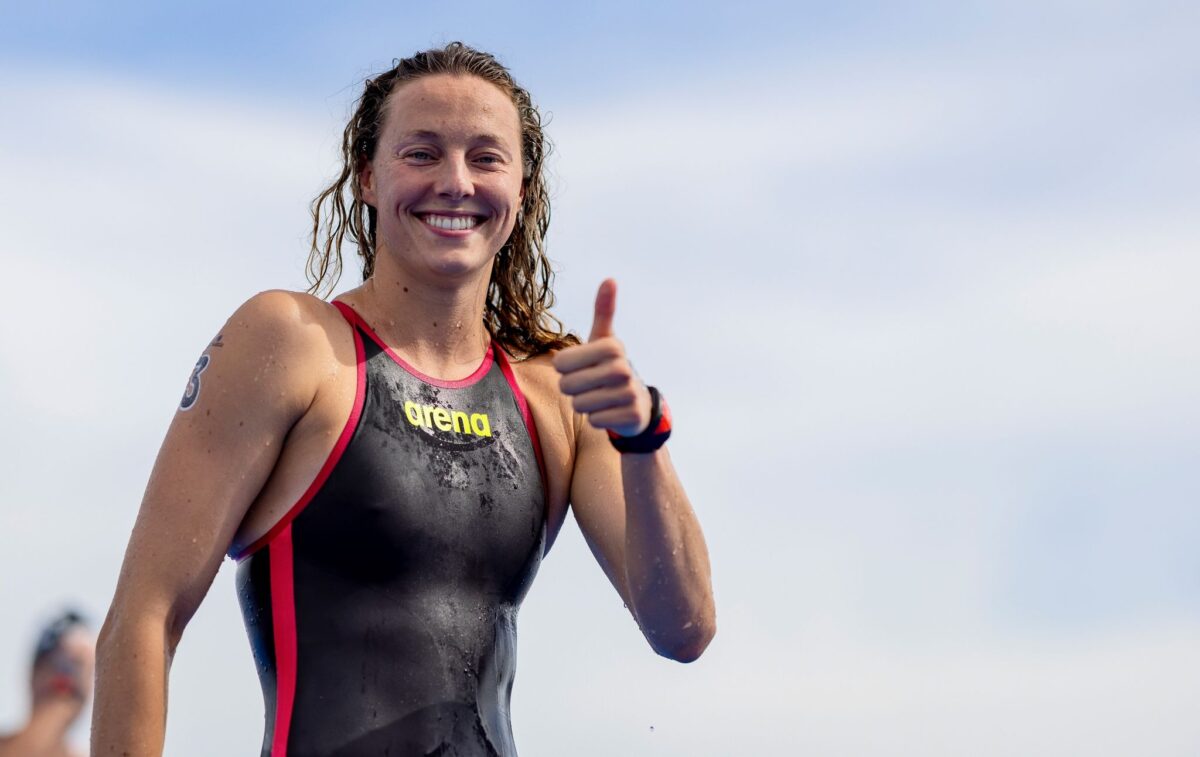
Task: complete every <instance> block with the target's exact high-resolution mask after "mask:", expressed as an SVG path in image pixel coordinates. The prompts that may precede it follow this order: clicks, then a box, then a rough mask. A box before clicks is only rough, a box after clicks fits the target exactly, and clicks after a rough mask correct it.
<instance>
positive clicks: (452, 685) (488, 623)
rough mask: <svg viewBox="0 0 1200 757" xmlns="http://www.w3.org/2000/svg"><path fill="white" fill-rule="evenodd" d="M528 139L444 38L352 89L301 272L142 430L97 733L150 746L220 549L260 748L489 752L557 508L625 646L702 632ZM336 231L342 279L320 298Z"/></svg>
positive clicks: (685, 504)
mask: <svg viewBox="0 0 1200 757" xmlns="http://www.w3.org/2000/svg"><path fill="white" fill-rule="evenodd" d="M547 149H548V145H547V143H546V141H545V138H544V135H543V132H542V126H541V117H540V115H539V113H538V111H537V109H536V108H535V107H534V105H533V103H532V101H531V99H530V96H529V93H528V92H526V91H525V90H524V89H522V88H521V87H520V86H518V85H517V84H516V82H515V81H514V80H513V78H512V76H511V75H510V74H509V72H508V70H507V69H505V68H504V67H503V66H502V65H501V64H499V63H498V62H497V61H496V60H495V58H493V57H492V56H491V55H489V54H487V53H483V52H480V51H477V50H474V49H472V48H469V47H467V46H465V45H462V44H460V43H452V44H450V45H448V46H446V47H445V48H442V49H435V50H429V51H426V52H423V53H419V54H417V55H415V56H413V57H411V58H407V59H403V60H399V61H397V63H396V65H395V67H394V68H392V69H391V70H389V71H386V72H384V73H382V74H380V75H378V76H376V77H374V78H372V79H370V80H368V81H367V82H366V87H365V90H364V92H363V94H362V97H361V98H360V99H359V101H358V103H357V106H356V111H355V113H354V114H353V116H352V117H351V120H350V123H349V124H348V125H347V126H346V129H345V132H344V138H343V144H342V159H343V165H342V169H341V173H340V175H339V176H338V178H337V179H336V180H335V181H334V182H333V184H332V185H331V186H329V187H328V188H326V189H325V190H324V191H323V192H322V193H321V194H320V195H319V196H318V197H317V199H316V201H315V202H314V204H313V216H314V222H313V239H312V255H311V257H310V260H309V271H310V274H311V278H312V280H313V287H312V288H311V289H310V290H309V292H308V293H293V292H284V291H271V292H265V293H262V294H259V295H256V296H254V297H252V298H251V299H250V300H248V301H247V302H246V303H245V304H244V305H243V306H242V307H240V308H239V309H238V310H237V311H236V312H235V313H234V314H233V316H232V317H231V318H230V319H229V321H228V322H227V323H226V324H225V326H224V328H223V329H221V331H220V333H219V334H218V336H217V337H216V338H215V339H213V341H212V343H211V344H210V345H209V346H208V347H207V348H206V349H205V350H204V352H203V354H202V355H201V357H200V359H199V361H197V363H196V366H195V368H194V369H193V371H192V375H191V376H190V378H189V380H188V382H187V386H186V388H185V392H184V396H183V400H182V401H181V403H180V406H179V409H178V411H177V412H176V414H175V417H174V419H173V421H172V423H171V426H170V428H169V429H168V431H167V436H166V440H165V441H164V443H163V446H162V449H161V451H160V452H159V457H158V460H157V461H156V463H155V467H154V470H153V473H152V474H151V477H150V482H149V484H148V486H147V490H146V494H145V498H144V499H143V502H142V506H141V510H140V512H139V515H138V519H137V522H136V524H135V526H134V529H133V533H132V535H131V537H130V541H129V545H128V548H127V550H126V555H125V562H124V565H123V567H122V570H121V575H120V578H119V580H118V585H117V589H116V593H115V596H114V598H113V602H112V606H111V608H110V610H109V613H108V617H107V619H106V620H105V623H104V627H103V629H102V631H101V634H100V641H99V657H98V676H97V699H96V706H95V708H94V713H95V714H94V719H93V754H94V755H97V757H106V756H107V755H129V756H131V757H134V756H138V755H160V754H161V753H162V748H163V738H164V731H165V727H166V710H167V708H166V692H167V678H168V670H169V667H170V661H171V659H172V657H173V656H174V654H175V651H176V648H177V646H178V644H179V641H180V638H181V636H182V634H183V631H184V628H185V627H186V625H187V623H188V620H189V619H190V618H191V617H192V615H193V613H194V612H195V611H196V609H197V607H198V606H199V604H200V602H201V601H202V600H203V598H204V595H205V594H206V592H207V591H208V588H209V586H210V584H211V582H212V580H213V577H214V576H215V575H216V573H217V570H218V568H219V567H220V564H221V561H222V559H223V558H224V557H225V555H226V554H228V555H229V556H230V557H232V558H233V559H235V560H237V563H238V568H237V591H238V597H239V600H240V602H241V607H242V612H243V616H244V620H245V624H246V630H247V633H248V636H249V640H250V646H251V649H252V652H253V654H254V657H255V659H256V662H257V667H258V671H259V677H260V683H261V685H262V690H263V698H264V703H265V723H264V735H263V742H262V746H261V754H262V755H273V756H275V757H281V756H282V755H383V754H392V755H425V754H447V755H448V754H456V755H460V756H464V757H466V756H484V755H489V756H490V755H499V756H501V757H512V755H516V754H517V750H516V745H515V744H514V742H513V736H512V726H511V723H510V721H509V701H510V695H511V690H512V685H513V679H514V674H515V651H516V619H517V611H518V608H519V607H520V604H521V600H522V599H523V598H524V596H525V594H526V592H527V591H528V589H529V587H530V585H531V583H532V581H533V579H534V576H535V574H536V573H537V570H538V568H539V565H540V563H541V560H542V557H543V555H544V554H545V553H546V551H547V550H548V549H549V548H550V545H551V544H552V543H553V542H554V538H555V536H556V534H557V533H558V531H559V529H560V528H561V526H562V525H563V522H564V520H565V518H566V515H567V509H568V507H570V508H572V509H573V511H574V513H575V519H576V521H577V522H578V523H579V526H580V529H581V530H582V532H583V535H584V537H585V538H586V540H587V542H588V544H589V546H590V547H591V550H592V552H593V554H594V555H595V556H596V559H597V561H598V562H599V564H600V567H601V568H602V569H603V570H604V572H605V573H606V575H607V576H608V578H609V580H610V581H611V583H612V585H613V587H614V588H615V589H616V591H617V593H618V594H619V595H620V597H621V599H622V600H623V601H624V602H625V603H626V605H627V606H628V607H629V609H630V612H631V613H632V615H633V617H634V620H635V621H636V622H637V624H638V626H639V628H640V629H641V631H642V633H643V634H644V636H645V638H646V640H647V641H648V642H649V645H650V647H651V648H652V649H653V650H654V651H655V652H657V653H658V654H660V655H663V656H665V657H668V658H671V659H674V660H679V661H682V662H689V661H692V660H695V659H696V658H698V657H699V656H700V655H701V653H702V652H703V651H704V649H705V648H706V647H707V645H708V644H709V641H710V640H711V639H712V637H713V634H714V633H715V629H716V620H715V617H716V613H715V608H714V603H713V598H712V588H711V580H710V572H709V563H708V554H707V548H706V546H705V542H704V537H703V535H702V533H701V529H700V525H699V523H698V521H697V519H696V516H695V514H694V512H693V510H692V507H691V505H690V504H689V501H688V498H687V495H686V494H685V492H684V490H683V486H682V485H681V483H680V481H679V478H678V476H677V475H676V473H675V469H674V467H673V465H672V463H671V458H670V456H669V454H668V452H667V448H666V447H665V446H663V445H664V442H665V441H666V440H667V438H668V437H669V435H670V433H671V415H670V412H669V410H668V409H667V403H666V400H665V399H664V396H663V393H660V392H659V391H658V390H657V389H654V388H652V387H649V386H647V385H645V384H643V383H642V381H641V380H640V379H639V378H638V377H637V376H636V374H635V373H634V372H633V369H632V367H631V366H630V362H629V359H628V357H627V356H626V354H625V349H624V347H623V346H622V343H621V341H620V340H619V339H618V338H617V335H616V327H615V313H616V294H617V292H616V283H615V282H614V281H612V280H607V281H605V282H603V283H602V284H600V286H599V290H598V292H597V296H596V301H595V309H594V320H593V323H592V327H591V330H590V333H589V335H588V339H587V341H586V342H582V341H581V340H580V339H579V338H578V337H576V336H574V335H572V334H570V333H567V332H565V331H564V330H563V328H562V324H561V323H560V322H559V321H558V320H557V319H556V318H554V317H553V316H552V315H551V313H550V307H551V306H552V305H553V302H554V300H553V294H552V292H551V287H550V285H551V278H552V277H551V270H550V264H549V260H548V259H547V258H546V255H545V251H544V246H545V237H546V230H547V226H548V223H549V217H550V205H549V197H548V193H547V189H546V179H545V166H544V161H545V156H546V151H547ZM347 238H349V241H352V242H353V243H354V244H355V245H356V247H357V252H358V255H359V257H360V260H361V263H362V269H363V283H362V285H361V286H359V287H357V288H355V289H352V290H350V291H347V292H344V293H343V294H341V295H340V296H338V297H337V298H336V299H335V300H334V301H333V302H332V303H330V302H326V301H325V300H323V299H321V298H319V297H318V296H314V295H316V294H320V293H322V292H325V291H329V290H331V289H332V287H333V285H334V283H335V282H336V280H337V277H338V274H339V273H340V271H341V268H342V257H341V249H342V244H343V242H345V241H347Z"/></svg>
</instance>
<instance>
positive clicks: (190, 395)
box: [179, 334, 225, 410]
mask: <svg viewBox="0 0 1200 757" xmlns="http://www.w3.org/2000/svg"><path fill="white" fill-rule="evenodd" d="M223 336H224V334H217V336H216V337H215V338H214V339H213V340H212V341H211V342H209V343H208V346H209V347H224V346H225V342H222V341H221V337H223ZM211 360H212V358H210V357H209V356H208V350H207V349H205V352H204V354H202V355H201V356H200V359H199V360H197V361H196V367H195V368H193V369H192V376H191V378H189V379H188V385H187V389H184V390H183V399H182V400H180V401H179V409H180V410H191V409H192V406H193V405H195V404H196V400H198V399H200V374H201V373H204V369H205V368H207V367H208V364H209V362H210V361H211Z"/></svg>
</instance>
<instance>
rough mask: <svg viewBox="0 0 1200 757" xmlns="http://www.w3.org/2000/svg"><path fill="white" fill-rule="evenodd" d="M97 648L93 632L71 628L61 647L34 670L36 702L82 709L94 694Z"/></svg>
mask: <svg viewBox="0 0 1200 757" xmlns="http://www.w3.org/2000/svg"><path fill="white" fill-rule="evenodd" d="M95 650H96V646H95V642H94V641H93V640H92V636H91V634H90V633H88V632H87V631H85V630H84V629H82V628H72V629H71V630H69V631H67V632H66V633H65V634H63V636H62V639H60V640H59V643H58V646H56V647H55V648H54V650H53V651H51V652H49V653H48V654H47V655H46V656H45V657H43V658H42V659H41V660H40V661H39V662H38V664H37V666H35V668H34V670H33V681H32V683H33V698H34V701H35V702H44V701H50V700H57V701H63V700H67V701H72V702H74V703H76V704H78V705H79V706H80V708H82V707H83V703H84V702H86V701H87V699H88V696H89V695H90V694H91V691H92V672H93V669H94V666H95V662H96V651H95Z"/></svg>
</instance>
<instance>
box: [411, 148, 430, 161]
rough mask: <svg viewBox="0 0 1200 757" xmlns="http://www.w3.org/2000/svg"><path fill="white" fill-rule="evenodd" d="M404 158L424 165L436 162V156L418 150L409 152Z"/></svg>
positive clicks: (427, 151)
mask: <svg viewBox="0 0 1200 757" xmlns="http://www.w3.org/2000/svg"><path fill="white" fill-rule="evenodd" d="M404 157H405V158H406V159H408V160H415V161H418V162H421V163H424V162H428V161H430V160H434V159H435V157H436V156H435V155H434V154H433V153H432V152H430V151H429V150H424V149H420V148H418V149H416V150H409V151H408V152H406V153H404Z"/></svg>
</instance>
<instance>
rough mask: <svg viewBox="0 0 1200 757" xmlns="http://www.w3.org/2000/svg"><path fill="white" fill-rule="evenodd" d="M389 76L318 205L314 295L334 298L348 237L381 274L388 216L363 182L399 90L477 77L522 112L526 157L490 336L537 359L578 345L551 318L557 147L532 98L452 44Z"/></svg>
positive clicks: (497, 267) (499, 262) (359, 119)
mask: <svg viewBox="0 0 1200 757" xmlns="http://www.w3.org/2000/svg"><path fill="white" fill-rule="evenodd" d="M394 63H395V65H394V66H393V67H392V68H391V69H390V70H388V71H384V72H383V73H381V74H379V75H377V76H374V77H372V78H370V79H367V81H366V84H365V87H364V89H363V93H362V96H361V97H360V98H359V99H358V101H357V104H356V106H355V110H354V114H353V115H352V116H351V118H350V122H349V123H348V124H347V125H346V129H345V131H344V132H343V134H342V147H341V157H342V168H341V173H340V174H339V175H338V177H337V179H336V180H334V182H333V183H332V184H330V185H329V186H328V187H326V188H325V189H324V190H323V191H322V192H321V193H320V194H319V195H317V198H316V199H315V200H313V203H312V217H313V227H312V250H311V252H310V253H309V256H308V279H309V281H310V282H311V283H312V286H311V287H309V290H308V291H309V292H310V293H312V294H322V295H328V294H329V292H330V291H332V289H333V287H334V286H335V285H336V284H337V281H338V279H339V278H340V277H341V273H342V244H343V242H345V241H346V239H347V237H349V238H350V240H351V241H353V242H354V244H355V245H356V246H357V247H358V255H359V257H360V258H361V259H362V272H363V281H366V280H367V279H368V278H370V277H371V274H372V273H373V271H374V269H375V252H376V247H375V241H376V239H375V232H376V223H377V220H378V214H377V212H376V210H375V208H373V207H371V206H370V205H368V204H367V203H365V202H364V201H363V199H362V194H361V189H360V186H359V182H358V178H359V172H360V171H361V169H362V167H363V165H364V164H365V163H366V162H367V161H369V160H371V159H372V158H373V157H374V156H375V150H376V147H377V146H378V141H379V136H380V134H381V132H382V131H383V118H384V106H385V105H386V103H387V99H388V96H389V95H390V94H391V93H392V92H393V91H395V89H396V87H398V86H400V85H401V84H403V83H405V82H410V81H413V80H414V79H418V78H420V77H422V76H430V75H432V74H452V75H457V76H477V77H479V78H480V79H483V80H484V81H487V82H490V83H491V84H494V85H495V86H497V87H499V88H500V90H501V91H503V92H504V93H505V94H506V95H508V96H509V97H510V98H511V99H512V102H513V105H515V106H516V108H517V114H518V116H519V118H520V121H521V153H522V159H523V160H522V162H523V166H524V170H523V186H524V190H525V196H524V199H523V201H522V205H521V212H520V213H519V214H518V217H517V224H516V227H515V228H514V229H513V232H512V235H511V236H510V237H509V239H508V241H507V242H505V244H504V245H503V246H502V247H501V248H500V251H499V253H498V254H497V256H496V261H495V263H494V265H493V266H492V276H491V281H490V282H489V283H488V291H487V305H486V308H485V311H484V314H483V319H484V323H485V324H486V326H487V328H488V331H489V332H490V333H491V334H492V336H493V337H494V338H495V339H496V341H498V342H499V343H500V344H501V345H502V346H503V347H504V348H505V350H507V351H508V352H509V353H510V354H512V355H513V356H515V357H519V358H526V357H532V356H534V355H538V354H541V353H544V352H547V351H549V350H554V349H561V348H563V347H566V346H569V345H572V344H578V343H579V338H578V337H576V336H575V335H574V334H570V333H567V332H566V331H565V330H564V328H563V324H562V322H561V321H560V320H558V319H557V318H556V317H554V315H553V314H552V313H551V312H550V308H551V307H553V305H554V294H553V292H552V291H551V283H552V281H553V279H554V272H553V270H552V269H551V266H550V259H549V258H548V257H546V230H547V229H548V228H549V226H550V196H549V192H548V191H547V187H546V169H545V161H546V156H547V155H548V154H549V152H550V143H549V141H548V140H547V139H546V136H545V134H544V133H543V131H542V116H541V114H540V113H539V112H538V109H537V107H536V106H534V104H533V100H532V98H531V97H530V96H529V92H527V91H526V90H525V89H523V88H522V87H520V86H519V85H518V84H517V83H516V81H515V80H514V79H513V77H512V74H511V73H509V71H508V69H507V68H505V67H504V66H503V65H502V64H501V63H500V62H499V61H497V60H496V58H495V57H494V56H492V55H490V54H488V53H485V52H482V51H480V50H476V49H474V48H471V47H468V46H467V45H464V44H463V43H461V42H451V43H450V44H448V45H446V46H445V47H444V48H439V49H433V50H426V51H424V52H420V53H417V54H416V55H413V56H412V57H409V58H403V59H400V60H397V61H395V62H394Z"/></svg>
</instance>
